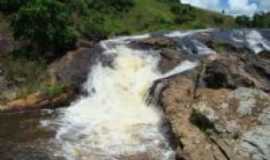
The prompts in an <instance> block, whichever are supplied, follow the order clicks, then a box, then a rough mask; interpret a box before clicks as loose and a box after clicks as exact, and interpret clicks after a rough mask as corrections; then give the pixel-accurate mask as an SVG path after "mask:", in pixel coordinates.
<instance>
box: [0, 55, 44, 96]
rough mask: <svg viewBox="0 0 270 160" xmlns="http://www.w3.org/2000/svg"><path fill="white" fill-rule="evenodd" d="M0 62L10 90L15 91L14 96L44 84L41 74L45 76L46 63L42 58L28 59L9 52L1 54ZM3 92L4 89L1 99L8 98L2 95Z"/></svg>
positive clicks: (31, 91)
mask: <svg viewBox="0 0 270 160" xmlns="http://www.w3.org/2000/svg"><path fill="white" fill-rule="evenodd" d="M0 64H1V69H2V70H3V71H4V73H3V74H4V77H5V79H6V81H7V82H8V85H10V89H11V90H13V91H12V92H16V95H14V96H15V97H14V98H17V97H24V96H25V95H28V94H29V93H33V92H35V91H37V90H39V89H40V87H41V86H42V85H44V84H43V83H42V77H41V75H43V76H44V77H46V69H47V64H46V62H44V61H43V60H37V59H36V60H30V59H27V58H24V57H16V56H14V55H12V54H10V55H6V56H1V57H0ZM14 87H15V88H14ZM12 88H13V89H12ZM8 92H9V90H8ZM4 94H6V93H5V90H2V91H1V96H0V97H1V100H2V99H3V98H4V99H5V98H10V97H6V96H4Z"/></svg>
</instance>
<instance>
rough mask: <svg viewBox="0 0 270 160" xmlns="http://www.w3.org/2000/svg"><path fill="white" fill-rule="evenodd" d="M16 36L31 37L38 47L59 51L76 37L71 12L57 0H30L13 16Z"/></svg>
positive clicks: (72, 42) (40, 50)
mask: <svg viewBox="0 0 270 160" xmlns="http://www.w3.org/2000/svg"><path fill="white" fill-rule="evenodd" d="M12 28H13V31H14V37H15V39H18V40H27V41H28V40H29V41H30V42H31V44H33V47H34V48H35V50H38V51H39V52H41V53H44V52H45V51H52V52H59V51H62V50H65V49H69V48H71V47H73V45H74V43H75V41H76V34H75V29H74V27H73V24H72V19H71V12H70V10H69V9H68V8H67V7H66V6H65V4H64V3H63V2H60V1H57V0H31V1H30V2H29V3H28V4H27V5H26V6H23V7H21V8H20V9H19V11H18V12H17V14H16V16H15V17H14V18H13V20H12Z"/></svg>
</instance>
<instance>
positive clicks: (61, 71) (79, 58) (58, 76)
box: [49, 47, 102, 88]
mask: <svg viewBox="0 0 270 160" xmlns="http://www.w3.org/2000/svg"><path fill="white" fill-rule="evenodd" d="M101 53H102V49H101V48H100V47H95V48H79V49H77V50H76V51H71V52H68V53H67V54H66V55H65V56H64V57H63V58H61V59H60V60H59V61H57V62H54V63H53V64H52V65H51V66H50V67H49V73H50V75H51V77H52V79H53V81H55V82H56V83H60V84H67V85H71V86H73V87H75V88H79V87H80V86H81V84H82V83H83V82H84V81H86V78H87V76H88V73H89V72H90V70H91V66H93V65H94V64H96V63H98V58H99V57H100V56H101Z"/></svg>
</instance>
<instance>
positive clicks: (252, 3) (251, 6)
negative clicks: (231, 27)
mask: <svg viewBox="0 0 270 160" xmlns="http://www.w3.org/2000/svg"><path fill="white" fill-rule="evenodd" d="M181 2H182V3H184V4H191V5H193V6H196V7H200V8H204V9H209V10H215V11H221V10H223V9H225V10H226V12H227V13H228V14H230V15H233V16H237V15H248V16H252V15H253V14H254V13H255V12H259V11H270V0H181Z"/></svg>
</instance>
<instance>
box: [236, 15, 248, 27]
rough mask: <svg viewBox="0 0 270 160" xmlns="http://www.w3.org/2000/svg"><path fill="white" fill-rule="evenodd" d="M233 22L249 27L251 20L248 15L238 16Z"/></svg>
mask: <svg viewBox="0 0 270 160" xmlns="http://www.w3.org/2000/svg"><path fill="white" fill-rule="evenodd" d="M235 22H236V24H237V25H239V26H241V27H250V26H251V20H250V18H249V17H248V16H238V17H236V19H235Z"/></svg>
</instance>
